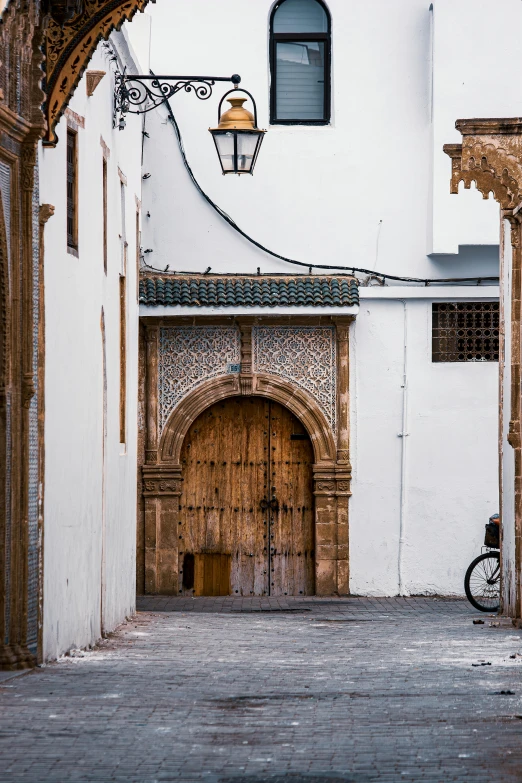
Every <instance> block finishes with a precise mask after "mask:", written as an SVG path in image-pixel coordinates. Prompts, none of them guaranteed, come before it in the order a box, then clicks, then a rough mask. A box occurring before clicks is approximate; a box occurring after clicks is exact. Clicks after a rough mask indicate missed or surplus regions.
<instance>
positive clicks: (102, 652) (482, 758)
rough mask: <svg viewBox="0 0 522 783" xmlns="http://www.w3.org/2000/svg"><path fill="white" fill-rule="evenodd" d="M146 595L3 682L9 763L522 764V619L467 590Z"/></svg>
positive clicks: (42, 776) (461, 776)
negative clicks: (519, 625)
mask: <svg viewBox="0 0 522 783" xmlns="http://www.w3.org/2000/svg"><path fill="white" fill-rule="evenodd" d="M139 608H140V610H141V611H140V612H139V613H138V615H137V617H136V618H135V619H134V620H132V621H131V622H129V623H128V624H127V625H125V626H123V627H122V628H121V630H120V631H119V632H118V633H116V634H115V635H113V636H112V637H111V638H110V639H107V640H105V641H104V642H103V643H102V644H101V645H100V646H99V647H98V648H96V649H95V650H92V651H89V652H86V653H80V652H78V653H75V654H74V653H73V655H72V656H71V657H65V658H63V659H61V660H60V661H59V662H57V663H54V664H51V665H48V666H46V667H45V668H42V669H39V670H36V671H34V672H32V673H30V674H27V675H23V676H18V677H15V678H11V679H4V680H3V681H2V682H0V769H1V770H2V774H1V776H0V777H1V779H2V781H4V782H5V783H10V782H11V781H28V782H30V783H47V782H49V783H50V782H51V781H52V783H63V782H64V781H67V783H72V782H73V781H98V782H99V783H106V782H107V781H121V783H123V781H125V783H152V782H153V781H183V782H184V783H189V782H191V781H209V783H218V782H220V783H225V781H226V783H229V782H230V783H232V781H235V782H236V783H239V782H240V781H245V783H246V782H247V781H248V783H263V782H264V781H273V782H275V783H282V782H283V781H285V782H289V781H294V783H295V782H296V781H303V782H304V783H315V782H317V783H319V781H321V783H328V781H357V783H363V781H374V780H378V781H414V782H415V783H417V782H420V781H441V782H442V781H444V783H446V781H450V780H451V781H477V782H478V781H481V783H489V782H490V781H491V780H493V779H494V780H495V781H516V780H520V779H521V775H522V773H521V770H522V632H521V631H520V630H516V629H514V628H513V627H512V626H511V624H510V623H509V622H508V621H506V620H499V619H498V618H493V617H489V616H487V615H480V614H479V613H477V612H474V611H473V610H472V609H471V608H470V607H469V605H468V604H467V603H466V602H464V601H448V600H435V599H423V598H421V599H414V598H411V599H368V598H365V599H362V598H361V599H357V598H352V599H332V598H328V599H319V598H312V599H311V598H303V599H287V598H285V599H234V598H216V599H205V598H200V599H177V598H173V599H169V598H163V597H148V598H143V599H140V600H139ZM473 619H483V620H484V624H483V625H474V624H473ZM483 664H484V665H483Z"/></svg>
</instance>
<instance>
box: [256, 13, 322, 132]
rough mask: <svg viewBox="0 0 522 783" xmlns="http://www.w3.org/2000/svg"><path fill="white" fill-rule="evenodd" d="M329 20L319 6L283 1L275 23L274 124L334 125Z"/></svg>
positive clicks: (272, 62) (272, 33) (272, 37)
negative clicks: (331, 112) (331, 101)
mask: <svg viewBox="0 0 522 783" xmlns="http://www.w3.org/2000/svg"><path fill="white" fill-rule="evenodd" d="M330 43H331V32H330V15H329V13H328V11H327V10H326V8H325V7H324V5H323V4H322V3H321V2H319V1H318V0H281V2H279V3H277V5H276V6H275V8H274V10H273V11H272V18H271V20H270V68H271V76H272V79H271V85H270V120H271V122H272V124H281V125H285V124H286V125H295V124H305V125H326V124H327V123H328V122H329V121H330Z"/></svg>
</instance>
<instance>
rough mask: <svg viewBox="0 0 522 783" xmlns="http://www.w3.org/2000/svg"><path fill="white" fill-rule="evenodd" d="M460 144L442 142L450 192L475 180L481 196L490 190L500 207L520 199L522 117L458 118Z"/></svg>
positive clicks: (516, 203) (512, 206)
mask: <svg viewBox="0 0 522 783" xmlns="http://www.w3.org/2000/svg"><path fill="white" fill-rule="evenodd" d="M456 128H457V130H459V131H460V132H461V133H462V144H446V145H445V146H444V152H445V153H446V154H447V155H449V157H450V158H451V167H452V173H451V192H452V193H458V189H459V184H460V183H461V182H463V183H464V187H465V188H466V189H469V188H470V187H471V184H472V183H475V185H476V187H477V190H479V191H480V192H481V193H482V195H483V197H484V198H485V199H487V198H489V194H490V193H492V194H493V196H494V198H495V200H496V201H497V202H498V203H499V204H500V206H501V207H502V209H506V210H512V209H516V208H517V207H518V206H519V205H520V204H521V202H522V119H521V118H519V117H514V118H512V119H471V120H458V121H457V123H456Z"/></svg>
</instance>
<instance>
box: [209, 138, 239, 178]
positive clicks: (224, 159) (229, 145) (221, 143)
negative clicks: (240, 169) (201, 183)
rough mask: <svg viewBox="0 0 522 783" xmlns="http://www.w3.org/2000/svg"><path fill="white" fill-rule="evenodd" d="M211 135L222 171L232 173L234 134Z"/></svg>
mask: <svg viewBox="0 0 522 783" xmlns="http://www.w3.org/2000/svg"><path fill="white" fill-rule="evenodd" d="M213 135H214V141H215V143H216V147H217V151H218V155H219V157H220V159H221V165H222V167H223V171H225V172H227V171H234V170H235V169H234V134H233V133H215V134H213Z"/></svg>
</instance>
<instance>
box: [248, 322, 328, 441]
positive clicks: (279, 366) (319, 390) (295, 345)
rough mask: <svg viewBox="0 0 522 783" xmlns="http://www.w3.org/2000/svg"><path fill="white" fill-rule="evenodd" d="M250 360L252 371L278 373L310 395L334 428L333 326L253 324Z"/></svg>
mask: <svg viewBox="0 0 522 783" xmlns="http://www.w3.org/2000/svg"><path fill="white" fill-rule="evenodd" d="M252 361H253V369H254V372H266V373H270V374H271V375H278V376H279V377H281V378H284V379H285V380H287V381H290V382H291V383H293V384H295V385H296V386H298V387H299V388H301V389H303V390H304V391H306V392H308V394H311V395H312V397H313V398H314V399H315V400H316V402H317V403H318V404H319V407H320V408H321V410H322V411H323V413H324V415H325V416H326V418H327V420H328V422H329V423H330V426H331V427H332V430H333V432H336V431H337V416H336V394H335V391H336V374H337V368H336V350H335V331H334V327H333V326H256V327H254V328H253V329H252Z"/></svg>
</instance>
